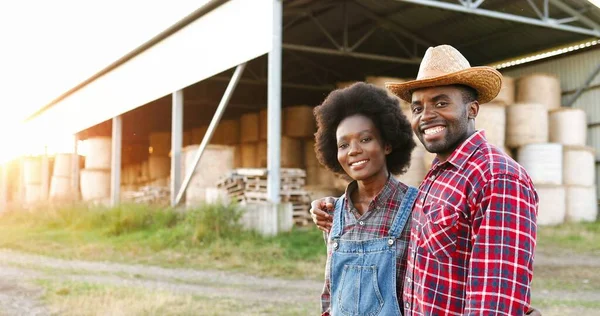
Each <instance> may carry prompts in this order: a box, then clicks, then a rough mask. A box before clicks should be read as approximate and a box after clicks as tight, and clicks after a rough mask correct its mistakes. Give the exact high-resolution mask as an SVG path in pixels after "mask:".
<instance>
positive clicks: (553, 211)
mask: <svg viewBox="0 0 600 316" xmlns="http://www.w3.org/2000/svg"><path fill="white" fill-rule="evenodd" d="M535 190H536V191H537V193H538V197H539V199H540V202H539V204H538V217H537V224H538V225H540V226H544V225H558V224H562V223H564V222H565V216H566V214H567V192H566V188H565V187H564V186H561V185H548V184H545V185H544V184H541V185H536V186H535Z"/></svg>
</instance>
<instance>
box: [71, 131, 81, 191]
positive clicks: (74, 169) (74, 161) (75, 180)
mask: <svg viewBox="0 0 600 316" xmlns="http://www.w3.org/2000/svg"><path fill="white" fill-rule="evenodd" d="M71 192H72V193H73V198H74V199H75V200H79V136H77V134H75V135H73V157H72V158H71Z"/></svg>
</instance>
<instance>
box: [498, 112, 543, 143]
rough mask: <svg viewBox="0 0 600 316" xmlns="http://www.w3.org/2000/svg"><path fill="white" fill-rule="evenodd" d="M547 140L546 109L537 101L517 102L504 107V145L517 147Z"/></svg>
mask: <svg viewBox="0 0 600 316" xmlns="http://www.w3.org/2000/svg"><path fill="white" fill-rule="evenodd" d="M547 142H548V111H547V110H546V107H545V106H544V105H542V104H538V103H517V104H513V105H511V106H508V107H507V108H506V146H507V147H510V148H518V147H521V146H524V145H528V144H536V143H547Z"/></svg>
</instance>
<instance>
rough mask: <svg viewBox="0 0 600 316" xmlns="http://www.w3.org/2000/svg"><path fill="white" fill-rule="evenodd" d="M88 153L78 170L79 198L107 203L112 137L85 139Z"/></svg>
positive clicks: (108, 197)
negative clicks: (82, 167)
mask: <svg viewBox="0 0 600 316" xmlns="http://www.w3.org/2000/svg"><path fill="white" fill-rule="evenodd" d="M85 143H86V146H87V148H88V154H87V156H86V157H85V163H84V169H82V170H81V171H80V181H79V185H80V189H81V198H82V200H83V201H87V202H98V203H107V202H108V200H109V199H110V167H111V159H112V139H111V138H110V137H93V138H88V139H87V140H85Z"/></svg>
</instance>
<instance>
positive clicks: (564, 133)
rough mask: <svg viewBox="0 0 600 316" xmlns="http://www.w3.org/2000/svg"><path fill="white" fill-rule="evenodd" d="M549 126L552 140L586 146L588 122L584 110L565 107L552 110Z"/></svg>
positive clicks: (564, 143) (549, 116)
mask: <svg viewBox="0 0 600 316" xmlns="http://www.w3.org/2000/svg"><path fill="white" fill-rule="evenodd" d="M548 126H549V139H550V142H553V143H559V144H563V145H574V146H585V144H586V140H587V122H586V115H585V111H584V110H582V109H573V108H565V107H561V108H558V109H554V110H550V112H549V115H548Z"/></svg>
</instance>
